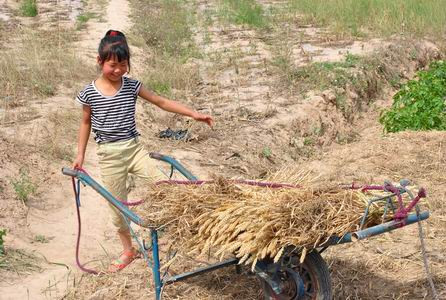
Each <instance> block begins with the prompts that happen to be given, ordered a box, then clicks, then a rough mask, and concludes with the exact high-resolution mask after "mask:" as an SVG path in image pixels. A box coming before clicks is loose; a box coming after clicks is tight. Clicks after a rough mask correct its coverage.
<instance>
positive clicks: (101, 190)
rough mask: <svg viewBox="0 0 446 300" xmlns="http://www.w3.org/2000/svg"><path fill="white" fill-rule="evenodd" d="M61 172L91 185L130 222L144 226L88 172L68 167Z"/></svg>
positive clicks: (142, 222) (140, 220) (139, 219)
mask: <svg viewBox="0 0 446 300" xmlns="http://www.w3.org/2000/svg"><path fill="white" fill-rule="evenodd" d="M62 173H63V174H65V175H69V176H73V177H76V178H78V179H79V180H80V181H82V183H84V184H86V185H89V186H91V187H92V188H93V189H94V190H95V191H96V192H98V193H99V194H100V195H101V196H102V197H104V198H105V199H106V200H107V201H108V202H110V203H111V204H112V205H113V206H114V207H116V208H117V209H119V211H120V212H122V213H123V214H124V215H125V216H126V217H127V218H129V219H130V220H132V222H134V223H136V224H138V225H139V226H143V227H144V226H145V222H144V221H143V220H142V219H141V218H140V217H138V216H137V215H136V214H135V213H134V212H132V211H131V210H130V209H128V208H127V206H125V205H124V204H122V202H121V201H119V200H118V199H116V198H115V197H114V196H113V195H112V194H110V192H109V191H107V190H106V189H105V188H104V187H102V186H101V185H100V184H99V183H97V182H96V181H95V180H94V179H93V178H91V177H90V176H89V175H88V174H86V173H84V172H81V171H78V170H72V169H69V168H63V169H62Z"/></svg>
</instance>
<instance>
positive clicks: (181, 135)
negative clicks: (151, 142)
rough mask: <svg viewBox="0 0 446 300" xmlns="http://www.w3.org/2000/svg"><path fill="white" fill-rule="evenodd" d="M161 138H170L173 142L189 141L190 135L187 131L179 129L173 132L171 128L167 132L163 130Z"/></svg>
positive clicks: (160, 134)
mask: <svg viewBox="0 0 446 300" xmlns="http://www.w3.org/2000/svg"><path fill="white" fill-rule="evenodd" d="M158 137H159V138H162V139H164V138H168V139H173V140H187V139H188V134H187V129H184V130H183V129H179V130H172V129H170V128H167V129H166V130H162V131H160V132H159V133H158Z"/></svg>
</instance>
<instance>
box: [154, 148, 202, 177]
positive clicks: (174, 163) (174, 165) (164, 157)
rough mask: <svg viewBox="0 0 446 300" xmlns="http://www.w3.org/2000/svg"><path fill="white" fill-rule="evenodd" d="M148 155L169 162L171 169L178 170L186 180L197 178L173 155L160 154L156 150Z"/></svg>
mask: <svg viewBox="0 0 446 300" xmlns="http://www.w3.org/2000/svg"><path fill="white" fill-rule="evenodd" d="M149 156H150V157H151V158H154V159H157V160H160V161H164V162H166V163H168V164H170V165H171V167H172V168H173V169H176V170H178V172H180V173H181V174H182V175H183V176H184V177H186V178H187V179H188V180H198V178H197V177H195V176H194V175H193V174H192V173H191V172H190V171H189V170H188V169H186V168H185V167H184V166H183V165H182V164H181V163H180V162H178V161H177V160H176V159H175V158H173V157H170V156H167V155H163V154H160V153H156V152H151V153H149ZM173 169H172V170H173Z"/></svg>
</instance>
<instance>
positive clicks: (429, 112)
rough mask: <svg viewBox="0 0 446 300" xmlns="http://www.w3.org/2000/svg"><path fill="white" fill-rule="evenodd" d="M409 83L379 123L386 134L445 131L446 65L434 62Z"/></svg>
mask: <svg viewBox="0 0 446 300" xmlns="http://www.w3.org/2000/svg"><path fill="white" fill-rule="evenodd" d="M417 77H418V80H410V81H408V82H407V83H406V84H405V85H403V87H402V88H401V90H400V91H399V92H398V93H396V94H395V96H394V97H393V104H392V107H391V108H390V109H388V110H385V111H383V112H382V113H381V116H380V119H379V121H380V122H381V124H383V125H384V131H386V132H398V131H402V130H405V129H410V130H432V129H436V130H445V129H446V111H445V109H446V107H445V97H446V63H445V62H444V61H436V62H433V63H431V65H430V66H429V69H428V70H426V71H419V72H418V73H417Z"/></svg>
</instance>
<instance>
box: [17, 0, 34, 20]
mask: <svg viewBox="0 0 446 300" xmlns="http://www.w3.org/2000/svg"><path fill="white" fill-rule="evenodd" d="M20 12H21V13H22V15H23V16H25V17H35V16H37V3H36V0H24V1H23V2H22V4H21V5H20Z"/></svg>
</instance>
